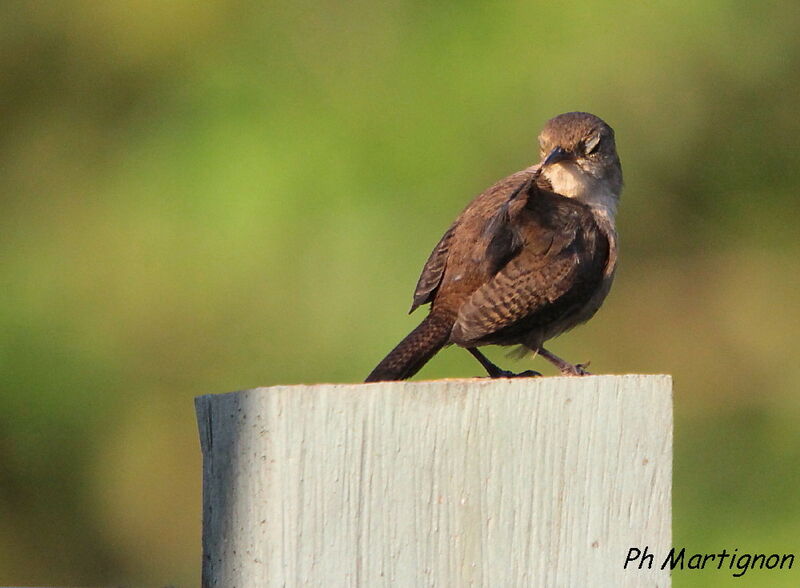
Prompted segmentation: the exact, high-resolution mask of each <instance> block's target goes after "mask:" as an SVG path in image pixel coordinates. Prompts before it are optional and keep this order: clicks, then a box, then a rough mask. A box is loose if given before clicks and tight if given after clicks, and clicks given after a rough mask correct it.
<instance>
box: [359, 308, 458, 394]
mask: <svg viewBox="0 0 800 588" xmlns="http://www.w3.org/2000/svg"><path fill="white" fill-rule="evenodd" d="M452 329H453V321H452V320H451V319H450V318H448V317H445V316H441V315H435V314H433V313H431V314H429V315H428V316H427V317H425V320H424V321H422V322H421V323H420V325H419V326H418V327H417V328H416V329H414V330H413V331H411V332H410V333H409V334H408V335H407V336H406V338H405V339H403V340H402V341H400V343H399V344H398V345H397V347H395V348H394V349H392V350H391V351H390V352H389V355H387V356H386V357H385V358H384V359H383V361H381V362H380V363H379V364H378V366H377V367H376V368H375V369H374V370H372V373H371V374H370V375H368V376H367V379H366V380H365V381H366V382H384V381H389V380H405V379H406V378H410V377H411V376H413V375H414V374H416V373H417V372H418V371H419V370H420V369H421V368H422V366H424V365H425V364H426V363H428V360H430V358H432V357H433V356H434V355H436V352H437V351H439V350H440V349H441V348H442V347H444V346H445V345H446V344H447V342H448V341H449V339H450V331H451V330H452Z"/></svg>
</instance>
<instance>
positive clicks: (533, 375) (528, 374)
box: [489, 368, 542, 379]
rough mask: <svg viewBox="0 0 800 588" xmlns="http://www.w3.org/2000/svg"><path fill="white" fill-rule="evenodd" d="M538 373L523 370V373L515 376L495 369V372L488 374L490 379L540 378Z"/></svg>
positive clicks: (512, 373)
mask: <svg viewBox="0 0 800 588" xmlns="http://www.w3.org/2000/svg"><path fill="white" fill-rule="evenodd" d="M541 375H542V374H540V373H539V372H535V371H533V370H525V371H524V372H520V373H518V374H515V373H514V372H510V371H508V370H501V369H499V368H498V369H497V371H496V372H492V373H490V374H489V377H490V378H492V379H496V378H536V377H539V376H541Z"/></svg>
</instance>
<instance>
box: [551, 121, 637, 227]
mask: <svg viewBox="0 0 800 588" xmlns="http://www.w3.org/2000/svg"><path fill="white" fill-rule="evenodd" d="M539 149H540V153H539V154H540V157H541V163H540V165H541V167H540V169H541V172H540V173H541V175H542V176H544V178H545V179H547V180H548V181H549V182H550V185H551V186H552V187H553V191H554V192H556V193H558V194H561V195H563V196H567V197H569V198H576V199H578V200H581V201H583V202H585V203H586V204H588V205H589V206H594V207H598V208H605V209H607V211H608V212H610V213H611V214H612V215H613V214H614V212H615V211H616V203H617V200H618V199H619V195H620V193H621V192H622V166H621V165H620V162H619V156H618V155H617V147H616V144H615V143H614V131H613V129H612V128H611V127H610V126H608V125H607V124H606V123H605V122H603V120H602V119H600V118H598V117H596V116H594V115H593V114H589V113H587V112H568V113H566V114H560V115H558V116H556V117H555V118H551V119H550V120H549V121H547V123H546V124H545V126H544V129H542V132H541V133H540V134H539Z"/></svg>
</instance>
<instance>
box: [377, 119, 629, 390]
mask: <svg viewBox="0 0 800 588" xmlns="http://www.w3.org/2000/svg"><path fill="white" fill-rule="evenodd" d="M539 149H540V158H541V161H540V162H539V163H538V164H536V165H534V166H531V167H529V168H527V169H524V170H522V171H520V172H517V173H515V174H513V175H510V176H508V177H507V178H505V179H503V180H500V181H499V182H497V183H496V184H495V185H494V186H492V187H490V188H489V189H487V190H486V191H485V192H483V193H482V194H480V195H479V196H477V197H476V198H475V199H474V200H473V201H472V202H471V203H470V204H469V206H467V208H466V209H465V210H464V211H463V212H462V213H461V214H460V215H459V217H458V218H457V219H456V220H455V222H454V223H453V224H452V225H451V226H450V228H449V229H448V230H447V232H446V233H445V234H444V236H443V237H442V238H441V240H440V241H439V243H438V244H437V245H436V247H435V248H434V250H433V252H432V253H431V255H430V257H429V258H428V261H427V263H426V264H425V267H424V268H423V270H422V275H421V276H420V278H419V282H418V283H417V288H416V291H415V292H414V302H413V305H412V306H411V311H412V312H413V311H414V310H415V309H416V308H417V307H418V306H420V305H422V304H426V303H430V305H431V307H430V312H429V313H428V316H427V317H425V320H423V321H422V323H421V324H420V325H419V326H418V327H417V328H416V329H414V330H413V331H412V332H411V333H410V334H409V335H408V336H407V337H406V338H405V339H403V340H402V341H401V342H400V343H399V344H398V345H397V347H395V348H394V349H393V350H392V351H391V352H390V353H389V355H387V356H386V357H385V358H384V359H383V361H381V362H380V363H379V364H378V366H377V367H376V368H375V369H374V370H372V373H370V375H369V376H368V377H367V380H366V381H367V382H376V381H383V380H404V379H406V378H409V377H411V376H413V375H414V374H415V373H417V372H418V371H419V369H420V368H422V366H423V365H425V363H427V361H428V360H430V359H431V358H432V357H433V356H434V355H435V354H436V352H438V351H439V350H440V349H441V348H442V347H444V346H445V345H449V344H452V343H455V344H456V345H459V346H461V347H465V348H466V349H467V350H468V351H469V352H470V353H471V354H472V355H473V356H475V357H476V358H477V359H478V361H480V363H481V364H482V365H483V367H484V368H485V369H486V371H487V372H488V373H489V375H490V376H491V377H494V378H497V377H512V376H516V375H520V376H527V375H539V374H538V373H537V372H533V371H528V372H524V373H522V374H513V373H511V372H507V371H504V370H501V369H500V368H498V367H497V366H496V365H494V364H493V363H492V362H491V361H489V359H488V358H486V357H485V356H484V355H483V354H482V353H481V352H480V351H478V349H477V347H479V346H481V345H521V346H522V347H523V349H527V350H530V351H532V352H533V353H534V354H539V355H541V356H542V357H544V358H546V359H547V360H549V361H550V362H551V363H553V364H554V365H555V366H556V367H557V368H558V369H559V370H560V371H561V373H562V374H564V375H584V374H587V373H588V372H586V371H585V369H584V366H582V365H572V364H570V363H568V362H566V361H564V360H563V359H560V358H559V357H557V356H555V355H553V354H552V353H550V352H549V351H547V350H546V349H545V348H544V347H542V345H543V344H544V342H545V341H547V340H549V339H551V338H553V337H556V336H557V335H560V334H561V333H563V332H565V331H567V330H569V329H571V328H572V327H574V326H576V325H578V324H580V323H583V322H585V321H587V320H589V319H590V318H591V317H592V316H593V315H594V313H595V312H596V311H597V309H598V308H600V305H601V304H602V303H603V300H604V299H605V297H606V295H607V294H608V291H609V288H610V287H611V282H612V280H613V279H614V270H615V268H616V264H617V233H616V229H615V224H614V215H615V213H616V210H617V202H618V200H619V197H620V193H621V191H622V167H621V166H620V162H619V157H618V156H617V149H616V145H615V143H614V131H613V130H612V129H611V127H610V126H608V125H607V124H606V123H605V122H603V121H602V120H601V119H600V118H598V117H596V116H594V115H592V114H589V113H586V112H568V113H566V114H561V115H559V116H556V117H555V118H552V119H550V120H549V121H548V122H547V123H546V124H545V126H544V129H543V130H542V132H541V134H540V135H539Z"/></svg>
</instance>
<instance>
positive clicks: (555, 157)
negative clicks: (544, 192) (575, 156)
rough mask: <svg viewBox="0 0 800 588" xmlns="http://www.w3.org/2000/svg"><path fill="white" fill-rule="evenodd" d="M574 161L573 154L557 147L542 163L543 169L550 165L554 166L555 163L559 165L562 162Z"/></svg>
mask: <svg viewBox="0 0 800 588" xmlns="http://www.w3.org/2000/svg"><path fill="white" fill-rule="evenodd" d="M569 159H572V153H571V152H569V151H567V150H565V149H562V148H561V147H556V148H555V149H553V150H552V151H551V152H550V154H549V155H548V156H547V157H545V158H544V161H543V162H542V167H543V168H544V167H547V166H548V165H553V164H554V163H558V162H560V161H567V160H569Z"/></svg>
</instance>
